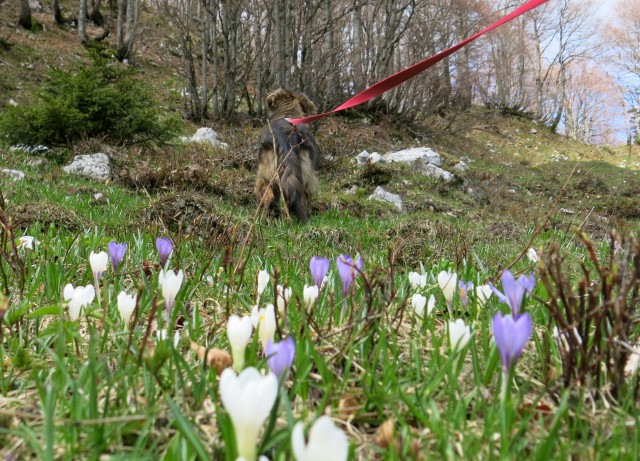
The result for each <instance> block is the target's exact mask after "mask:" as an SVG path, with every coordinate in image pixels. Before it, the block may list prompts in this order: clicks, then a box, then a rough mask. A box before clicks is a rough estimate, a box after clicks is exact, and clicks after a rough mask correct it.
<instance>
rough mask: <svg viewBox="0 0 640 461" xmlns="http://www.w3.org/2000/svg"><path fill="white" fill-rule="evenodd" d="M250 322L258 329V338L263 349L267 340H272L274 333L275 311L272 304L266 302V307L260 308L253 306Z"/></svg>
mask: <svg viewBox="0 0 640 461" xmlns="http://www.w3.org/2000/svg"><path fill="white" fill-rule="evenodd" d="M251 322H252V324H253V327H254V328H256V329H257V330H258V338H260V344H262V349H263V350H264V349H265V348H266V347H267V341H268V340H271V341H273V337H274V335H275V334H276V312H275V308H274V307H273V304H267V307H264V308H262V309H259V308H258V306H254V307H253V311H252V312H251Z"/></svg>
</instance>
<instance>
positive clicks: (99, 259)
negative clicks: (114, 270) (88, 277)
mask: <svg viewBox="0 0 640 461" xmlns="http://www.w3.org/2000/svg"><path fill="white" fill-rule="evenodd" d="M107 264H109V255H108V254H107V252H106V251H101V252H100V253H94V252H93V251H92V252H91V254H90V255H89V265H90V266H91V272H92V273H93V280H94V281H96V283H97V281H98V280H100V279H101V278H102V273H103V272H105V271H106V270H107Z"/></svg>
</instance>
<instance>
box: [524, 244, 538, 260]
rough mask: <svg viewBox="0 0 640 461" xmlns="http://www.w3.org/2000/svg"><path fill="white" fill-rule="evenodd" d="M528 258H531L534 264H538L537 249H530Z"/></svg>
mask: <svg viewBox="0 0 640 461" xmlns="http://www.w3.org/2000/svg"><path fill="white" fill-rule="evenodd" d="M527 258H529V261H531V262H532V263H537V262H538V252H537V251H536V249H535V248H529V249H528V250H527Z"/></svg>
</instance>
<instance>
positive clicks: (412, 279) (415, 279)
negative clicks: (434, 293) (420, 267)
mask: <svg viewBox="0 0 640 461" xmlns="http://www.w3.org/2000/svg"><path fill="white" fill-rule="evenodd" d="M409 285H411V288H413V289H414V290H415V289H418V288H424V287H425V286H427V274H418V273H417V272H409Z"/></svg>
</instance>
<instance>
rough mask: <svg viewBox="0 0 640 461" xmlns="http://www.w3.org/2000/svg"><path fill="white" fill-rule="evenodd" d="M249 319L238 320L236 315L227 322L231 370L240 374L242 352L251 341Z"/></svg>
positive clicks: (242, 359) (242, 363) (251, 327)
mask: <svg viewBox="0 0 640 461" xmlns="http://www.w3.org/2000/svg"><path fill="white" fill-rule="evenodd" d="M252 331H253V325H251V317H249V316H248V315H245V316H244V317H242V318H240V317H238V316H237V315H232V316H231V317H229V321H228V322H227V337H228V338H229V344H230V345H231V356H232V357H233V369H234V370H236V372H238V373H240V372H241V371H242V369H243V368H244V351H245V349H246V348H247V345H248V344H249V341H250V340H251V332H252Z"/></svg>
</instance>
